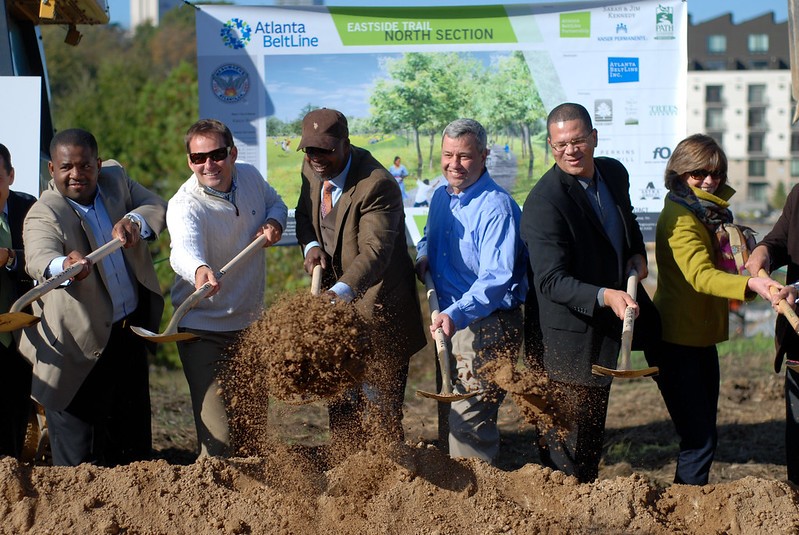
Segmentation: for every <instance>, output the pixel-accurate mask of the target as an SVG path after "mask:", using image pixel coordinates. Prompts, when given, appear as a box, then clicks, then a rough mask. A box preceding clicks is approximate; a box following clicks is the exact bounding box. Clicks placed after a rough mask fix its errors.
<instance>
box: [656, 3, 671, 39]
mask: <svg viewBox="0 0 799 535" xmlns="http://www.w3.org/2000/svg"><path fill="white" fill-rule="evenodd" d="M655 39H674V8H673V7H670V6H663V5H660V4H658V7H656V8H655Z"/></svg>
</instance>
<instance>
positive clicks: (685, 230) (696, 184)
mask: <svg viewBox="0 0 799 535" xmlns="http://www.w3.org/2000/svg"><path fill="white" fill-rule="evenodd" d="M665 185H666V188H667V189H668V190H669V194H668V195H667V197H666V200H665V204H664V206H663V211H662V212H661V213H660V217H659V219H658V222H657V230H656V233H655V256H656V259H657V269H658V277H657V291H656V292H655V299H654V302H655V306H656V307H657V309H658V311H659V312H660V317H661V320H662V322H663V343H662V344H660V345H659V346H658V348H657V349H654V350H652V349H650V350H649V351H647V353H646V358H647V360H648V361H649V363H650V365H654V366H658V367H659V368H660V373H659V375H658V376H657V377H656V378H655V380H656V381H657V384H658V388H659V389H660V393H661V395H662V396H663V400H664V401H665V403H666V408H667V409H668V410H669V414H670V415H671V419H672V421H673V422H674V426H675V427H676V430H677V434H678V435H679V436H680V453H679V456H678V458H677V470H676V473H675V476H674V482H675V483H683V484H689V485H705V484H707V482H708V476H709V474H710V465H711V463H712V462H713V456H714V454H715V452H716V446H717V443H718V437H717V433H716V410H717V407H718V397H719V360H718V351H717V350H716V344H717V343H719V342H723V341H724V340H727V338H728V334H729V333H728V330H729V324H728V322H729V303H728V300H729V299H738V300H750V299H753V298H754V297H755V294H758V295H760V296H761V297H763V298H764V299H766V300H770V296H769V289H768V288H769V286H772V285H774V286H777V287H780V285H779V284H778V283H776V282H774V281H773V280H771V279H768V278H760V277H747V276H743V275H739V274H738V273H737V271H736V273H734V274H733V273H728V272H727V271H724V269H722V266H724V265H725V263H724V261H723V257H722V255H721V254H720V250H719V249H720V247H719V243H718V240H717V238H716V234H715V230H716V228H717V227H718V226H719V225H720V224H722V223H725V224H729V223H732V221H733V216H732V213H731V212H730V210H729V202H728V200H729V199H730V197H732V195H733V194H734V193H735V190H733V189H732V188H731V187H730V186H728V185H727V157H726V156H725V155H724V151H722V149H721V147H720V146H719V145H718V144H717V143H716V142H715V141H714V140H713V138H711V137H709V136H706V135H703V134H695V135H692V136H690V137H688V138H686V139H684V140H682V141H681V142H680V143H679V144H678V145H677V147H676V148H675V149H674V152H673V153H672V155H671V158H670V159H669V162H668V164H667V165H666V174H665Z"/></svg>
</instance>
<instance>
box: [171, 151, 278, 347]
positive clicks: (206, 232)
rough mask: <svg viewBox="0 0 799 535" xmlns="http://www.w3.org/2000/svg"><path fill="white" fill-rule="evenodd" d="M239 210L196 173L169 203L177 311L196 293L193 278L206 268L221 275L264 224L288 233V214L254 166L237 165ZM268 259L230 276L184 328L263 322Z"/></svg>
mask: <svg viewBox="0 0 799 535" xmlns="http://www.w3.org/2000/svg"><path fill="white" fill-rule="evenodd" d="M235 201H236V207H238V215H237V214H236V207H234V206H233V204H232V203H230V202H228V201H226V200H224V199H220V198H217V197H214V196H213V195H209V194H207V193H206V192H205V191H204V190H203V189H202V186H201V185H200V184H199V182H198V181H197V177H196V176H195V175H194V174H192V175H191V176H190V177H189V179H188V180H186V182H185V183H183V185H182V186H181V187H180V189H179V190H178V191H177V193H175V195H174V196H173V197H172V198H171V199H170V200H169V206H168V208H167V213H166V223H167V228H168V229H169V235H170V238H171V240H172V244H171V247H172V251H171V254H170V256H169V261H170V264H171V265H172V269H173V270H174V271H175V284H174V286H173V287H172V304H173V305H174V307H175V308H177V307H178V306H180V304H181V303H182V302H183V301H185V300H186V298H187V297H188V296H189V295H191V294H192V293H193V292H194V289H195V288H194V273H195V272H196V271H197V268H198V267H200V266H202V265H207V266H209V267H211V269H213V270H214V271H219V269H221V268H222V266H224V265H225V264H227V263H228V262H229V261H230V260H231V259H232V258H233V257H235V256H236V255H237V254H238V253H239V252H241V251H242V250H243V249H244V248H245V247H247V245H249V244H250V243H251V242H252V240H253V239H255V234H256V232H258V229H259V227H260V226H261V225H263V224H264V222H266V220H267V219H274V220H276V221H277V222H278V223H280V225H281V226H282V227H283V229H284V230H285V228H286V215H287V209H286V205H285V203H283V200H282V199H281V198H280V195H278V194H277V192H276V191H275V189H274V188H273V187H272V186H270V185H269V184H267V183H266V181H265V180H264V179H263V177H262V176H261V173H259V172H258V170H257V169H256V168H255V167H253V166H252V165H250V164H247V163H238V162H237V163H236V197H235ZM265 287H266V257H265V255H264V253H263V252H262V251H258V252H256V253H254V254H253V255H252V256H250V257H249V258H247V259H246V260H243V261H242V262H241V263H240V264H239V266H238V267H237V268H236V269H234V270H232V271H230V272H229V273H228V275H227V276H226V277H225V279H224V280H223V281H222V282H221V284H220V289H219V291H218V292H217V293H216V295H214V296H213V297H210V298H207V299H203V300H202V301H200V303H198V304H197V306H195V307H194V308H193V309H191V310H190V311H189V312H188V314H186V315H185V316H184V317H183V319H182V320H181V322H180V326H181V327H188V328H192V329H205V330H210V331H236V330H240V329H243V328H245V327H247V326H248V325H249V324H250V323H252V322H253V321H255V320H256V319H258V317H259V315H260V314H261V312H262V311H263V309H264V290H265Z"/></svg>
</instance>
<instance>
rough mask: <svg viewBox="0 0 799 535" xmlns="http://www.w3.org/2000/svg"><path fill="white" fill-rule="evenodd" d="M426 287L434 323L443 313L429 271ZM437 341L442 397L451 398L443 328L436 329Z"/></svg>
mask: <svg viewBox="0 0 799 535" xmlns="http://www.w3.org/2000/svg"><path fill="white" fill-rule="evenodd" d="M424 286H425V288H426V289H427V303H428V304H429V305H430V321H431V322H433V321H435V319H436V317H437V316H438V315H439V314H440V313H441V311H440V310H439V305H438V295H437V294H436V285H435V282H433V275H432V274H431V273H430V270H429V269H428V270H427V271H426V272H425V274H424ZM435 339H436V354H437V355H438V367H439V369H440V370H441V395H442V396H449V395H451V394H452V380H451V379H450V376H449V373H450V371H449V350H448V349H447V337H446V336H444V330H443V329H442V328H441V327H439V328H438V329H436V336H435Z"/></svg>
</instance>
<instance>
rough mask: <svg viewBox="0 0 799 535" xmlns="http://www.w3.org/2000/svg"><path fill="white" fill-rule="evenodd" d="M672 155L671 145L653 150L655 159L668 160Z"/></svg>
mask: <svg viewBox="0 0 799 535" xmlns="http://www.w3.org/2000/svg"><path fill="white" fill-rule="evenodd" d="M669 157H671V149H670V148H669V147H655V149H654V150H653V151H652V158H653V159H655V160H668V159H669Z"/></svg>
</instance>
